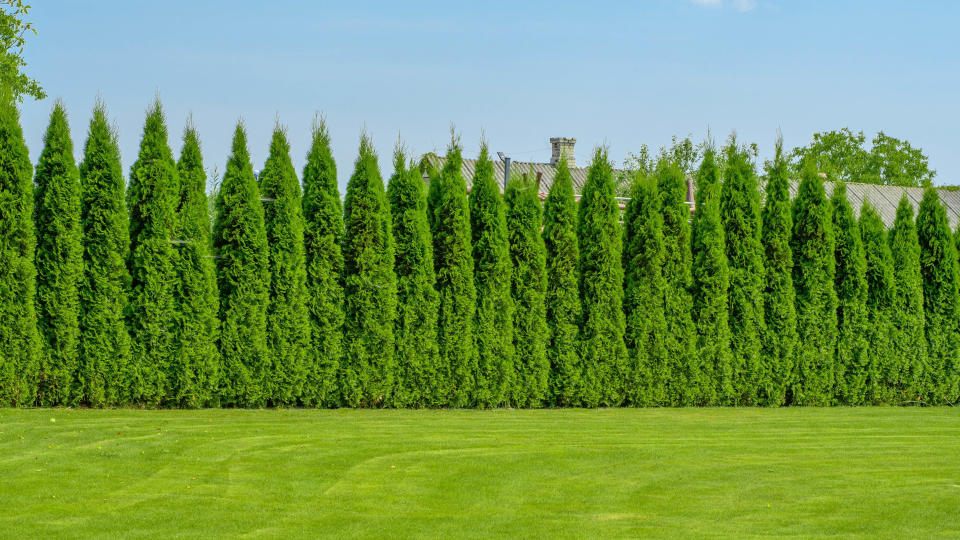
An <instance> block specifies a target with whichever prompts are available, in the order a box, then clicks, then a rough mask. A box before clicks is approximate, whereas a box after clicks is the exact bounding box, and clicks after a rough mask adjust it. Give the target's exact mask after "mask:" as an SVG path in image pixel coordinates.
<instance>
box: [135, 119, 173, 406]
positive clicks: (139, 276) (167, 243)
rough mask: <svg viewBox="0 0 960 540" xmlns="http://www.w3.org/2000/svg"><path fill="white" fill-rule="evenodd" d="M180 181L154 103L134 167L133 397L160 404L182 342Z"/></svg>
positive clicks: (147, 403) (141, 400) (164, 125)
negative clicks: (178, 335)
mask: <svg viewBox="0 0 960 540" xmlns="http://www.w3.org/2000/svg"><path fill="white" fill-rule="evenodd" d="M178 190H179V180H178V179H177V168H176V164H175V163H174V161H173V153H172V152H171V150H170V146H169V145H168V144H167V126H166V121H165V119H164V116H163V111H162V110H161V108H160V102H159V101H156V102H154V104H153V106H152V107H151V108H150V109H149V110H148V112H147V119H146V122H145V124H144V127H143V138H142V139H141V142H140V154H139V156H138V157H137V161H136V162H135V163H134V164H133V167H131V169H130V183H129V189H128V190H127V208H128V209H129V212H130V254H129V262H128V267H129V269H130V279H131V284H130V307H129V309H128V318H127V321H128V325H129V329H130V350H131V375H130V392H131V394H130V397H131V398H132V399H133V400H134V401H136V402H139V403H143V404H146V405H158V404H160V403H161V402H162V401H163V400H164V398H165V396H166V395H167V390H168V386H169V381H168V372H169V369H170V360H171V357H172V355H173V354H174V351H175V348H176V344H175V343H174V339H173V336H174V334H175V332H174V331H175V323H176V310H175V308H176V305H175V303H174V295H175V287H174V283H175V281H176V273H175V269H174V266H175V259H176V257H177V254H176V252H175V251H174V249H175V248H174V244H173V243H172V240H173V232H174V223H175V211H176V200H177V193H178Z"/></svg>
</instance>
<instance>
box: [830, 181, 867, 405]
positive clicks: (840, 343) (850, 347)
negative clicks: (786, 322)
mask: <svg viewBox="0 0 960 540" xmlns="http://www.w3.org/2000/svg"><path fill="white" fill-rule="evenodd" d="M830 202H831V206H832V207H833V231H834V238H835V243H834V253H835V257H836V264H835V266H834V268H835V272H836V273H835V277H834V287H835V289H834V290H835V291H836V293H837V356H836V360H835V364H834V370H835V371H834V384H835V390H834V392H835V398H836V399H837V401H839V402H840V403H843V404H847V405H862V404H864V403H865V401H866V399H867V383H868V381H870V380H872V379H875V378H876V376H877V373H875V372H872V371H870V368H871V367H873V366H872V365H871V364H870V362H869V359H868V357H867V351H866V347H867V339H866V338H867V331H868V328H869V316H868V313H867V280H866V268H867V262H866V259H865V258H864V254H863V240H862V239H861V238H860V227H859V226H858V224H857V220H856V219H855V218H854V217H853V209H852V208H850V203H849V202H848V201H847V187H846V185H845V184H843V183H837V184H835V185H834V188H833V196H832V197H831V201H830Z"/></svg>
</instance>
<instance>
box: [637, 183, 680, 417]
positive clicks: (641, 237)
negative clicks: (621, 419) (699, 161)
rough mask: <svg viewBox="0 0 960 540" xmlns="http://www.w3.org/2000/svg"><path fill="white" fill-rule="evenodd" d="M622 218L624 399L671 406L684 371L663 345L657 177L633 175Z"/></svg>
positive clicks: (663, 293) (663, 292) (663, 288)
mask: <svg viewBox="0 0 960 540" xmlns="http://www.w3.org/2000/svg"><path fill="white" fill-rule="evenodd" d="M623 220H624V229H623V269H624V280H623V286H624V296H623V311H624V316H625V318H626V331H625V334H624V338H625V342H626V346H627V350H628V354H629V360H628V361H627V366H626V369H625V372H626V375H625V377H624V378H625V381H626V399H627V402H628V403H629V404H631V405H636V406H641V407H644V406H651V405H669V404H670V403H671V402H672V399H671V396H669V395H668V392H667V389H668V388H669V387H671V386H675V385H673V384H672V382H671V381H672V380H673V378H674V377H675V376H676V377H680V376H682V375H683V374H682V373H679V374H677V375H674V364H673V362H672V359H671V358H670V357H669V356H668V354H667V350H666V346H665V343H666V339H667V332H668V330H667V320H666V317H665V315H664V311H663V309H664V307H663V302H664V299H665V297H666V287H667V285H666V282H665V280H664V277H663V261H664V257H665V253H664V244H663V215H662V214H661V213H660V196H659V194H658V193H657V183H656V179H655V178H652V177H648V176H646V175H644V174H643V173H639V175H638V176H637V177H636V178H635V179H634V182H633V187H632V189H631V191H630V201H629V202H627V208H626V211H625V213H624V217H623Z"/></svg>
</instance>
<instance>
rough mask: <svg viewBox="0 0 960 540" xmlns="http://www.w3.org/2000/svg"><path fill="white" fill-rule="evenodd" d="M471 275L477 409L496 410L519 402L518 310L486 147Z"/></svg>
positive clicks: (473, 218)
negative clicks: (516, 392)
mask: <svg viewBox="0 0 960 540" xmlns="http://www.w3.org/2000/svg"><path fill="white" fill-rule="evenodd" d="M470 228H471V231H472V232H473V270H474V273H473V275H474V282H475V284H476V288H477V314H476V323H475V330H476V335H477V365H478V368H479V371H478V380H477V403H478V404H479V405H480V406H481V407H497V406H500V405H505V404H508V403H512V402H515V399H514V398H517V397H519V396H514V395H513V391H514V390H515V389H516V385H517V383H518V381H517V372H518V371H519V370H520V365H519V364H518V365H516V366H515V365H514V349H513V342H514V336H513V325H514V312H513V309H514V306H513V298H512V297H511V296H510V290H511V289H510V288H511V277H512V272H513V269H512V263H511V261H510V245H509V240H508V238H507V220H506V208H505V205H504V201H503V197H501V196H500V187H499V186H498V185H497V181H496V180H494V178H493V163H491V162H490V156H489V153H488V150H487V144H486V142H484V143H482V145H481V147H480V159H478V160H477V165H476V173H475V174H474V177H473V188H472V189H471V190H470Z"/></svg>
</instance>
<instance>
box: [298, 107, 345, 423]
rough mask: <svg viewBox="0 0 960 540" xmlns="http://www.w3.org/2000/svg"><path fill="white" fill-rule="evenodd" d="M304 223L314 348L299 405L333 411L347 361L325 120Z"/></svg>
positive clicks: (310, 167) (317, 126) (318, 130)
mask: <svg viewBox="0 0 960 540" xmlns="http://www.w3.org/2000/svg"><path fill="white" fill-rule="evenodd" d="M303 217H304V221H305V226H304V231H303V241H304V253H305V255H306V267H307V281H306V283H307V307H308V309H309V313H310V343H311V345H310V351H309V355H308V357H307V362H306V382H305V384H304V387H303V392H302V395H301V398H300V399H301V402H302V403H303V404H304V405H309V406H319V407H331V406H335V405H338V404H339V403H340V390H339V388H340V386H339V381H338V377H339V371H340V361H341V359H342V358H343V253H342V251H341V249H340V242H341V240H342V239H343V211H342V207H341V205H340V192H339V190H338V189H337V165H336V162H334V160H333V154H332V152H331V150H330V132H329V131H328V130H327V126H326V124H325V123H324V121H323V119H318V120H317V121H316V122H314V125H313V139H312V141H311V143H310V151H309V153H308V154H307V163H306V165H304V167H303Z"/></svg>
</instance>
